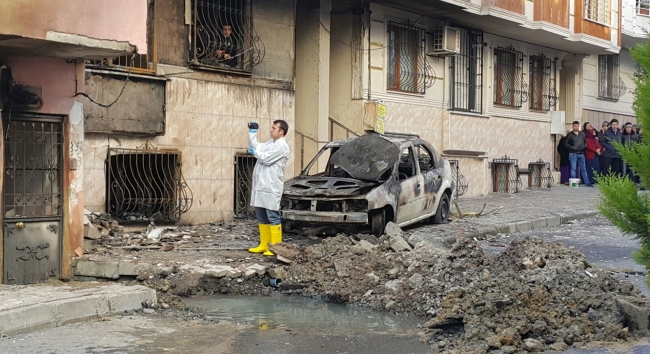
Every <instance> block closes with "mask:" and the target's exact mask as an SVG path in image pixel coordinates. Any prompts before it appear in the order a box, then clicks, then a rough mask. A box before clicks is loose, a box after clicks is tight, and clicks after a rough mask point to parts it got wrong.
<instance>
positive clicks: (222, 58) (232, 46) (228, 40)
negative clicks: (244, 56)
mask: <svg viewBox="0 0 650 354" xmlns="http://www.w3.org/2000/svg"><path fill="white" fill-rule="evenodd" d="M221 34H222V35H223V37H221V36H220V37H219V41H218V42H217V59H218V60H219V63H222V64H225V65H228V66H230V67H236V66H237V51H238V47H237V40H236V39H235V37H234V36H233V35H232V26H231V25H223V26H222V27H221Z"/></svg>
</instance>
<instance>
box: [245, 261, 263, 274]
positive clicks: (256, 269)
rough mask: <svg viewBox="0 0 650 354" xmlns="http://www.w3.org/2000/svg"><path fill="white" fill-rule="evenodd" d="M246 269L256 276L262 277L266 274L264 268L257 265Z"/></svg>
mask: <svg viewBox="0 0 650 354" xmlns="http://www.w3.org/2000/svg"><path fill="white" fill-rule="evenodd" d="M248 269H251V270H254V271H255V272H257V274H258V275H264V273H266V267H265V266H263V265H259V264H257V263H256V264H253V265H250V266H248Z"/></svg>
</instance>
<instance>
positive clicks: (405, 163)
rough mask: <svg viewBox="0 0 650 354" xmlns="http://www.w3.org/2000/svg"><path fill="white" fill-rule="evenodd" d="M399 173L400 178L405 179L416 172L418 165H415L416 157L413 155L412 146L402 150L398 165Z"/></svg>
mask: <svg viewBox="0 0 650 354" xmlns="http://www.w3.org/2000/svg"><path fill="white" fill-rule="evenodd" d="M397 168H398V173H399V176H398V177H399V180H400V181H402V180H405V179H409V178H411V177H413V176H415V174H416V171H417V170H416V167H415V158H414V155H413V149H412V148H407V149H404V151H402V156H401V158H400V161H399V165H398V167H397Z"/></svg>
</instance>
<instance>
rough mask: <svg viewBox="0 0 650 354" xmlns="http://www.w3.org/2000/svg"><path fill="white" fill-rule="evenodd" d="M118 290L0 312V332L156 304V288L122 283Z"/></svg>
mask: <svg viewBox="0 0 650 354" xmlns="http://www.w3.org/2000/svg"><path fill="white" fill-rule="evenodd" d="M122 288H123V290H122V291H119V290H118V289H117V288H115V287H112V288H111V289H110V291H106V292H100V293H91V292H87V293H86V294H82V295H80V296H78V297H68V298H62V299H53V300H51V301H48V300H45V301H43V302H37V303H31V304H26V305H24V306H22V307H16V308H9V309H7V310H4V311H0V335H3V336H5V335H6V336H11V335H15V334H20V333H26V332H31V331H35V330H39V329H44V328H55V327H60V326H63V325H66V324H70V323H76V322H83V321H87V320H91V319H96V318H99V317H101V316H107V315H115V314H119V313H123V312H125V311H132V310H139V309H142V304H143V303H145V302H148V303H156V301H157V298H156V291H155V290H153V289H150V288H147V287H145V286H141V285H136V286H124V287H122Z"/></svg>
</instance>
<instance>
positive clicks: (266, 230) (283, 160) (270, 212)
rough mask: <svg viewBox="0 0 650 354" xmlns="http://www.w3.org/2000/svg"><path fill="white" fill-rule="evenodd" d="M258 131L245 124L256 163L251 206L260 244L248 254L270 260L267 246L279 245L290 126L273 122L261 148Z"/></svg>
mask: <svg viewBox="0 0 650 354" xmlns="http://www.w3.org/2000/svg"><path fill="white" fill-rule="evenodd" d="M257 129H258V125H257V123H255V122H251V123H249V124H248V153H250V154H251V155H253V156H255V158H256V159H257V163H256V164H255V169H254V170H253V186H252V188H251V206H252V207H254V208H255V214H256V215H257V220H258V222H259V225H258V227H259V231H260V244H259V245H258V246H257V247H253V248H249V249H248V251H249V252H251V253H262V254H263V255H265V256H273V255H274V254H273V252H271V251H269V244H271V245H275V244H279V243H282V222H281V220H280V199H281V198H282V192H283V191H284V169H285V168H286V167H287V160H288V159H289V152H290V150H289V145H288V144H287V142H286V141H285V140H284V137H285V136H286V135H287V131H288V130H289V124H287V122H285V121H283V120H276V121H274V122H273V125H272V126H271V140H269V141H267V142H266V143H264V144H261V143H258V142H257V137H256V134H257Z"/></svg>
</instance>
